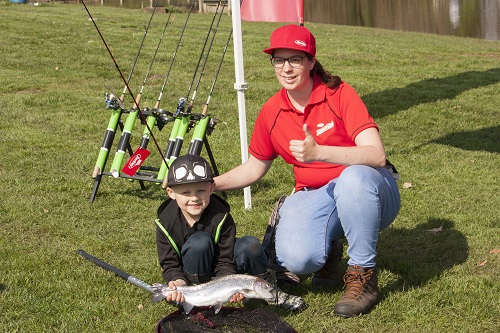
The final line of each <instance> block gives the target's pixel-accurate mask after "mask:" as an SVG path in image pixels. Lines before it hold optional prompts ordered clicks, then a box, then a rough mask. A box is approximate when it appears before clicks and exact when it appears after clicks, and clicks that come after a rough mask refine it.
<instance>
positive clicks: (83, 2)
mask: <svg viewBox="0 0 500 333" xmlns="http://www.w3.org/2000/svg"><path fill="white" fill-rule="evenodd" d="M82 4H83V6H84V7H85V10H86V11H87V14H88V15H89V17H90V19H91V21H92V23H93V24H94V27H95V28H96V30H97V32H98V34H99V36H100V37H101V40H102V42H103V43H104V46H105V47H106V50H107V51H108V53H109V55H110V56H111V59H112V60H113V63H114V65H115V67H116V69H117V70H118V73H119V74H120V77H121V79H122V81H123V82H124V83H125V86H126V87H127V91H128V92H129V94H130V96H131V97H132V100H133V101H134V103H135V106H136V109H137V110H138V112H139V116H140V118H141V120H142V121H144V122H146V121H145V117H144V115H143V113H142V111H141V108H140V106H139V101H137V100H136V98H135V97H134V93H133V92H132V89H130V86H129V84H128V82H127V80H126V79H125V76H124V75H123V72H122V71H121V69H120V66H118V63H117V62H116V59H115V57H114V56H113V53H112V52H111V50H110V48H109V46H108V44H107V43H106V40H105V39H104V36H103V35H102V33H101V31H100V30H99V27H98V26H97V24H96V23H95V20H94V18H93V17H92V14H90V11H89V9H88V8H87V5H86V4H85V1H84V0H82ZM146 126H148V125H147V124H146ZM149 130H150V131H151V129H149ZM151 138H152V139H153V141H154V143H155V145H156V149H158V151H159V152H160V154H161V148H160V145H159V144H158V141H157V140H156V138H155V137H154V135H153V134H152V133H151Z"/></svg>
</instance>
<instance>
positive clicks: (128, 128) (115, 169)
mask: <svg viewBox="0 0 500 333" xmlns="http://www.w3.org/2000/svg"><path fill="white" fill-rule="evenodd" d="M174 8H175V5H173V6H172V9H171V10H170V14H169V16H168V19H167V21H166V22H165V26H164V28H163V31H162V34H161V37H160V39H159V42H158V45H157V47H156V50H155V52H154V54H153V57H152V58H151V62H150V64H149V67H148V70H147V72H146V76H145V77H144V80H143V83H142V87H141V90H140V91H139V94H138V95H137V97H136V103H134V106H133V107H132V110H131V111H130V113H129V116H128V117H127V120H126V122H125V125H124V127H123V131H122V136H121V137H120V141H119V142H118V147H117V151H116V153H115V157H114V159H113V164H112V165H111V174H112V175H113V177H115V178H118V177H119V176H120V169H121V167H122V164H123V159H124V156H125V148H126V147H127V146H128V145H129V143H130V138H131V136H132V129H133V128H134V125H135V122H136V119H137V116H138V113H139V110H138V108H137V107H136V106H138V104H139V101H140V100H141V97H142V94H143V92H144V87H145V86H146V82H147V80H148V78H149V74H150V72H151V68H152V67H153V64H154V61H155V59H156V55H157V53H158V49H159V47H160V45H161V42H162V40H163V36H164V34H165V30H166V29H167V27H168V25H169V23H170V18H171V16H172V13H173V12H174ZM143 122H145V123H146V125H147V126H146V128H145V130H144V133H143V139H142V140H145V139H144V136H146V137H147V141H148V142H149V135H150V133H151V132H150V129H151V128H152V127H153V126H154V124H155V121H153V120H152V119H151V117H150V116H148V119H147V120H145V121H143ZM141 148H146V147H145V146H144V147H141Z"/></svg>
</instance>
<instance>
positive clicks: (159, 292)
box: [151, 283, 167, 303]
mask: <svg viewBox="0 0 500 333" xmlns="http://www.w3.org/2000/svg"><path fill="white" fill-rule="evenodd" d="M151 287H152V288H153V298H152V301H153V303H157V302H159V301H161V300H163V299H165V298H167V295H165V294H164V293H163V285H162V284H161V283H153V285H151Z"/></svg>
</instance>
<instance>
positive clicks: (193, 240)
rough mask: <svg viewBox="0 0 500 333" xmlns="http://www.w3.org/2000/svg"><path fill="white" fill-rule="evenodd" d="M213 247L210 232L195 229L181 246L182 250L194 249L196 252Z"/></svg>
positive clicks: (205, 250) (202, 251)
mask: <svg viewBox="0 0 500 333" xmlns="http://www.w3.org/2000/svg"><path fill="white" fill-rule="evenodd" d="M212 247H213V239H212V236H211V235H210V233H208V232H206V231H197V232H195V233H194V234H192V235H191V236H189V238H188V239H187V241H186V243H185V244H184V246H183V247H182V248H183V250H184V249H186V250H189V251H194V252H198V253H204V252H207V250H208V249H211V248H212Z"/></svg>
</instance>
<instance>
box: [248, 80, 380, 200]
mask: <svg viewBox="0 0 500 333" xmlns="http://www.w3.org/2000/svg"><path fill="white" fill-rule="evenodd" d="M304 123H307V126H308V127H309V131H310V132H311V134H312V136H313V137H314V140H316V142H317V143H318V144H319V145H329V146H355V145H356V144H355V143H354V139H355V138H356V136H357V135H358V134H359V133H360V132H362V131H363V130H365V129H367V128H370V127H375V128H377V125H376V124H375V122H374V121H373V119H372V117H371V116H370V114H369V113H368V110H367V109H366V106H365V104H364V103H363V101H362V100H361V98H360V97H359V95H358V94H357V93H356V91H355V90H354V88H352V87H351V86H350V85H348V84H347V83H344V82H342V83H341V85H340V86H339V87H338V88H337V89H335V90H332V89H329V88H328V87H327V86H326V85H325V84H324V83H323V82H322V81H321V79H320V78H319V77H318V76H315V78H314V84H313V91H312V93H311V97H310V99H309V103H308V104H307V106H306V107H305V109H304V113H302V112H298V111H297V110H296V109H295V108H294V107H293V105H292V104H291V103H290V100H289V99H288V95H287V93H286V90H285V89H284V88H282V89H281V90H280V91H279V92H277V93H276V94H275V95H274V96H272V97H271V98H270V99H269V100H268V101H267V102H266V104H264V106H263V107H262V109H261V110H260V113H259V115H258V116H257V120H256V122H255V126H254V129H253V133H252V137H251V139H250V148H249V149H250V154H252V155H253V156H254V157H256V158H258V159H260V160H272V159H275V158H276V157H278V156H281V157H282V158H283V159H284V160H285V161H286V162H287V163H288V164H291V165H293V172H294V177H295V189H296V190H297V191H298V190H300V189H302V188H303V187H312V188H318V187H321V186H323V185H325V184H327V183H328V182H329V181H330V180H331V179H334V178H337V177H338V176H339V175H340V173H341V172H342V170H344V169H345V168H346V166H345V165H339V164H331V163H324V162H312V163H301V162H298V161H297V160H296V159H295V157H294V156H293V155H292V153H291V152H290V140H303V139H304V138H305V135H304V130H303V129H302V126H303V124H304Z"/></svg>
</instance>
